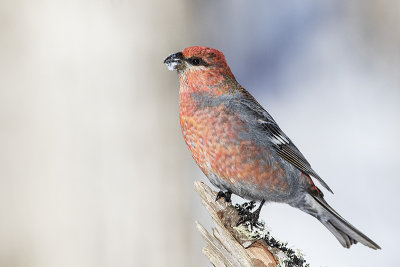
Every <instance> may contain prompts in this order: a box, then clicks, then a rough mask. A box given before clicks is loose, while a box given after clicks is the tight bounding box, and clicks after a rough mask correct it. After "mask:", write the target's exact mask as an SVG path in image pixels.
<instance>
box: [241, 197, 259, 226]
mask: <svg viewBox="0 0 400 267" xmlns="http://www.w3.org/2000/svg"><path fill="white" fill-rule="evenodd" d="M264 203H265V201H264V200H263V201H262V202H261V204H260V206H259V207H258V208H257V209H256V210H255V211H254V212H251V211H252V210H253V209H254V207H255V206H256V204H255V202H254V201H250V202H246V203H244V204H242V205H236V208H237V209H238V212H239V216H240V219H239V221H238V223H237V224H236V226H239V225H241V224H245V223H248V224H249V225H250V227H251V228H253V227H260V226H262V224H261V223H259V222H258V218H259V217H260V212H261V207H262V206H263V205H264Z"/></svg>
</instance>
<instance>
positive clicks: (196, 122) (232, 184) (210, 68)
mask: <svg viewBox="0 0 400 267" xmlns="http://www.w3.org/2000/svg"><path fill="white" fill-rule="evenodd" d="M164 63H165V64H166V65H167V66H168V68H169V69H170V70H176V71H177V72H178V74H179V80H180V88H179V117H180V124H181V128H182V133H183V137H184V139H185V142H186V144H187V146H188V147H189V150H190V152H191V153H192V156H193V158H194V160H195V161H196V163H197V165H199V167H200V168H201V170H202V171H203V172H204V174H205V175H206V176H207V177H208V178H209V179H210V181H211V183H212V184H214V185H215V186H216V187H218V188H219V189H220V190H221V191H220V192H219V193H218V196H219V197H224V198H225V199H226V200H228V201H230V196H231V194H232V193H233V194H236V195H239V196H241V197H243V198H246V199H250V200H257V201H260V202H261V204H260V207H259V208H258V209H257V210H256V211H255V212H254V213H253V216H252V217H251V218H247V219H248V220H252V221H254V220H257V219H258V216H259V213H260V210H261V207H262V205H263V204H264V203H265V202H270V201H271V202H280V203H287V204H289V205H290V206H292V207H295V208H298V209H300V210H302V211H304V212H306V213H308V214H310V215H312V216H314V217H315V218H317V219H318V220H319V221H320V222H321V223H322V224H323V225H324V226H325V227H326V228H328V230H329V231H331V233H332V234H333V235H334V236H335V237H336V238H337V239H338V240H339V242H340V244H342V245H343V246H344V247H346V248H349V247H350V246H351V245H353V244H355V243H357V242H360V243H362V244H364V245H366V246H368V247H370V248H373V249H380V247H379V246H378V245H377V244H376V243H375V242H374V241H372V240H371V239H370V238H368V237H367V236H365V235H364V234H363V233H361V232H360V231H359V230H357V229H356V228H355V227H354V226H352V225H351V224H350V223H348V222H347V221H346V220H345V219H343V218H342V217H341V216H340V215H339V214H338V213H337V212H336V211H335V210H334V209H332V208H331V207H330V206H329V205H328V203H327V202H326V201H325V200H324V197H323V194H322V192H321V191H320V190H319V189H318V188H317V187H316V186H315V184H314V182H313V179H317V180H318V181H319V183H320V184H321V185H322V186H324V187H325V188H326V189H327V190H328V191H330V192H332V190H331V189H330V188H329V187H328V185H327V184H326V183H325V182H324V181H323V180H322V179H321V177H319V176H318V174H316V173H315V171H314V170H313V169H312V168H311V166H310V164H309V163H308V162H307V160H306V159H305V158H304V156H303V154H301V152H300V151H299V150H298V149H297V147H296V146H295V145H294V144H293V142H292V141H291V140H290V139H289V137H288V136H287V135H286V134H285V133H284V132H283V131H282V130H281V129H280V128H279V126H278V124H277V123H276V122H275V120H274V119H273V118H272V117H271V115H269V113H268V112H267V111H266V110H265V109H264V108H263V107H262V106H261V105H260V104H259V103H258V102H257V101H256V100H255V99H254V97H253V96H252V95H251V94H250V93H249V92H247V91H246V90H245V89H244V88H243V87H242V86H241V85H240V84H239V83H238V82H237V81H236V79H235V77H234V76H233V74H232V72H231V70H230V68H229V66H228V65H227V63H226V61H225V57H224V55H223V54H222V53H221V52H220V51H218V50H216V49H213V48H208V47H201V46H193V47H188V48H185V49H184V50H183V51H182V52H179V53H175V54H171V55H170V56H168V57H167V58H166V59H165V61H164ZM224 191H225V192H224Z"/></svg>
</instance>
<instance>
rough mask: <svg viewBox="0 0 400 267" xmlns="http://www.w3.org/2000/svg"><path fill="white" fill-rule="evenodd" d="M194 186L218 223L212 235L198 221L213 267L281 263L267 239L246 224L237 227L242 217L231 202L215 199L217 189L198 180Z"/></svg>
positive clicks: (242, 266) (206, 253) (249, 266)
mask: <svg viewBox="0 0 400 267" xmlns="http://www.w3.org/2000/svg"><path fill="white" fill-rule="evenodd" d="M194 187H195V190H196V191H197V193H198V194H199V195H200V198H201V201H202V204H203V206H204V207H205V208H206V209H207V211H208V213H209V214H210V215H211V218H212V219H213V221H214V224H215V228H213V230H212V234H211V233H209V232H208V231H207V230H206V229H205V228H204V227H203V226H202V225H201V224H200V223H198V222H196V226H197V229H198V230H199V232H200V234H201V235H202V236H203V238H204V240H205V241H206V247H205V248H204V249H203V253H204V254H205V255H206V256H207V257H208V259H209V260H210V261H211V263H212V264H213V265H214V266H217V267H219V266H229V267H230V266H232V267H245V266H246V267H252V266H256V267H274V266H278V260H277V259H276V258H275V257H274V255H273V254H272V253H271V251H270V249H271V248H269V247H268V245H267V244H266V243H265V242H263V241H262V240H257V239H256V238H254V237H251V233H250V232H249V231H248V230H247V228H246V227H244V226H239V227H236V224H237V222H238V221H239V218H240V217H239V213H238V211H237V210H236V209H235V208H234V207H233V206H232V204H231V203H227V202H226V201H225V199H223V198H221V199H219V200H218V201H215V199H216V195H217V192H215V191H213V190H211V189H210V188H209V187H208V186H207V185H205V184H204V183H202V182H195V184H194ZM272 251H274V249H272Z"/></svg>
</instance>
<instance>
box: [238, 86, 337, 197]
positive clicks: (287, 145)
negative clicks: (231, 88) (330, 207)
mask: <svg viewBox="0 0 400 267" xmlns="http://www.w3.org/2000/svg"><path fill="white" fill-rule="evenodd" d="M249 96H250V97H249ZM240 102H241V103H242V104H244V105H246V106H247V107H248V108H250V109H251V110H252V111H253V112H254V113H255V114H256V115H257V117H258V120H257V122H258V123H259V125H260V126H261V127H262V128H263V129H264V130H265V131H267V132H268V133H269V137H270V138H271V142H272V143H273V147H274V149H275V151H276V152H277V153H278V155H279V156H281V157H282V158H283V159H285V160H286V161H288V162H289V163H291V164H292V165H293V166H295V167H296V168H297V169H299V170H300V171H302V172H304V173H306V174H308V175H310V176H313V177H314V178H315V179H317V180H318V181H319V182H320V184H321V185H322V186H323V187H325V188H326V189H327V190H328V191H329V192H331V193H332V194H333V191H332V190H331V189H330V188H329V186H328V185H327V184H326V183H325V182H324V180H322V178H321V177H320V176H319V175H318V174H317V173H316V172H315V171H314V170H313V169H312V168H311V165H310V163H308V161H307V160H306V158H305V157H304V156H303V154H301V152H300V151H299V149H298V148H297V147H296V146H295V145H294V144H293V142H292V141H291V140H290V139H289V137H288V136H287V135H286V134H285V133H284V132H283V131H282V130H281V129H280V128H279V126H278V124H277V123H276V122H275V120H274V119H273V118H272V116H271V115H270V114H269V113H268V112H267V111H266V110H265V109H264V108H263V107H262V106H261V105H260V104H259V103H258V102H257V101H256V100H255V99H254V98H253V97H252V96H251V95H250V94H248V95H247V98H246V100H243V99H241V100H240Z"/></svg>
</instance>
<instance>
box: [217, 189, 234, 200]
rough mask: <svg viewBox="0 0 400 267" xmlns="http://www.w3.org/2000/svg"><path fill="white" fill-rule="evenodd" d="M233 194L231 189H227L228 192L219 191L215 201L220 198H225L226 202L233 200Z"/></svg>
mask: <svg viewBox="0 0 400 267" xmlns="http://www.w3.org/2000/svg"><path fill="white" fill-rule="evenodd" d="M231 195H232V193H231V192H229V191H226V192H224V191H219V192H218V194H217V197H216V198H215V201H217V200H218V199H220V198H224V199H225V201H226V202H232V199H231Z"/></svg>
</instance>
